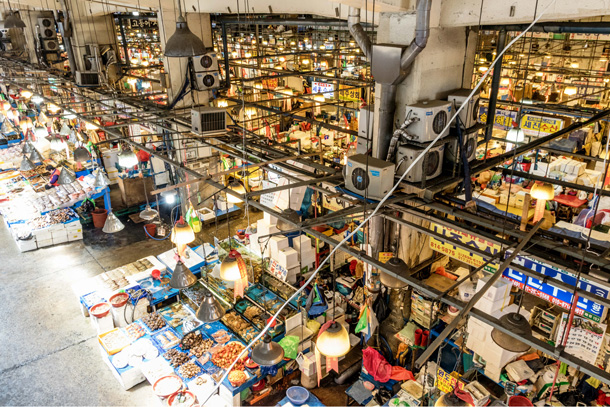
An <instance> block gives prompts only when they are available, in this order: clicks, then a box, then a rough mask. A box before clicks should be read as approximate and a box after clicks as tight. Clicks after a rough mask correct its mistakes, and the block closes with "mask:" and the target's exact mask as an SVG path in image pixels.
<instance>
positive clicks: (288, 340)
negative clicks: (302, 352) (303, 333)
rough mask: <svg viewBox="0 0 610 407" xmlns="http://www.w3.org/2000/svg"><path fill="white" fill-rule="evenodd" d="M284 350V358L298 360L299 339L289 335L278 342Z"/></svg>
mask: <svg viewBox="0 0 610 407" xmlns="http://www.w3.org/2000/svg"><path fill="white" fill-rule="evenodd" d="M278 343H279V344H280V346H281V347H282V348H283V349H284V357H285V358H288V359H296V357H297V354H298V353H299V337H298V336H294V335H288V336H285V337H283V338H282V340H280V341H279V342H278Z"/></svg>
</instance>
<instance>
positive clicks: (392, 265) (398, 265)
mask: <svg viewBox="0 0 610 407" xmlns="http://www.w3.org/2000/svg"><path fill="white" fill-rule="evenodd" d="M385 265H386V266H387V267H388V268H389V269H391V270H392V271H393V272H394V273H396V274H402V273H403V272H404V271H406V270H407V269H408V268H409V267H408V266H407V263H405V262H404V260H402V259H401V258H398V257H392V258H391V259H390V260H388V261H387V262H386V263H385ZM379 280H381V284H383V285H384V286H386V287H389V288H396V289H400V288H405V287H406V286H407V285H408V284H407V283H405V282H404V281H401V280H399V279H397V278H396V277H393V276H391V275H389V274H388V273H386V272H385V271H383V270H380V274H379Z"/></svg>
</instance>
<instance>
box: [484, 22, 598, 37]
mask: <svg viewBox="0 0 610 407" xmlns="http://www.w3.org/2000/svg"><path fill="white" fill-rule="evenodd" d="M528 26H529V24H508V25H484V26H482V27H481V30H494V31H499V30H506V31H525V29H526V28H527V27H528ZM530 31H532V32H544V33H575V34H610V25H608V23H607V22H586V23H579V22H566V23H563V22H560V23H541V24H535V25H534V26H533V27H532V28H531V30H530Z"/></svg>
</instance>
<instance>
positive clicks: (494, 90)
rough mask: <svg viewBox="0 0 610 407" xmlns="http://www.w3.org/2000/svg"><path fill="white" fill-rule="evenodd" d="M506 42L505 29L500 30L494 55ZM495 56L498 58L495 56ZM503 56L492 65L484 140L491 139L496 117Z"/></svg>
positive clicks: (497, 53)
mask: <svg viewBox="0 0 610 407" xmlns="http://www.w3.org/2000/svg"><path fill="white" fill-rule="evenodd" d="M505 43H506V30H501V31H500V34H499V35H498V44H497V48H496V50H497V51H496V55H500V52H502V50H503V49H504V44H505ZM496 58H498V57H497V56H496ZM503 58H504V57H503V56H502V55H501V56H500V60H499V61H498V63H496V65H495V67H494V73H493V76H492V78H491V91H490V92H489V106H488V108H487V123H486V125H487V128H486V129H485V140H487V141H489V140H491V135H492V133H493V131H494V128H493V123H494V120H495V118H496V104H497V102H498V89H500V77H501V76H502V59H503Z"/></svg>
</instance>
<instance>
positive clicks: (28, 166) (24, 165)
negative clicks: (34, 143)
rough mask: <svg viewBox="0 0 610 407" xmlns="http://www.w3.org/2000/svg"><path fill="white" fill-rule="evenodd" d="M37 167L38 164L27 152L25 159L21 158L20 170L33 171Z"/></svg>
mask: <svg viewBox="0 0 610 407" xmlns="http://www.w3.org/2000/svg"><path fill="white" fill-rule="evenodd" d="M34 168H36V164H34V163H33V162H32V161H31V160H30V159H29V158H28V157H27V156H26V155H25V154H24V155H23V159H22V160H21V164H20V165H19V171H31V170H33V169H34Z"/></svg>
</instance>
